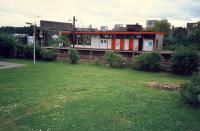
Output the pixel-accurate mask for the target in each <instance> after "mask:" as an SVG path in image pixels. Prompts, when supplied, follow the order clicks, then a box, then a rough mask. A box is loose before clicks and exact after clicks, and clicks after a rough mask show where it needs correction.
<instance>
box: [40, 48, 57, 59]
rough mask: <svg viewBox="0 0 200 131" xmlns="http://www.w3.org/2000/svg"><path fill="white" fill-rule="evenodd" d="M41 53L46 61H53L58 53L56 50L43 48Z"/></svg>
mask: <svg viewBox="0 0 200 131" xmlns="http://www.w3.org/2000/svg"><path fill="white" fill-rule="evenodd" d="M40 55H41V59H42V60H45V61H53V60H55V59H56V58H57V53H56V52H55V51H54V50H48V49H42V50H41V52H40Z"/></svg>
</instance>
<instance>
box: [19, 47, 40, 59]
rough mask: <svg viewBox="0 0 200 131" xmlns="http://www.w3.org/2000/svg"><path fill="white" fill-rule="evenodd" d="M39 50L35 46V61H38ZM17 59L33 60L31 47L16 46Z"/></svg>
mask: <svg viewBox="0 0 200 131" xmlns="http://www.w3.org/2000/svg"><path fill="white" fill-rule="evenodd" d="M40 52H41V48H40V46H39V45H37V44H36V46H35V56H36V59H40V58H41V56H40ZM16 54H17V57H18V58H24V59H33V45H18V46H17V53H16Z"/></svg>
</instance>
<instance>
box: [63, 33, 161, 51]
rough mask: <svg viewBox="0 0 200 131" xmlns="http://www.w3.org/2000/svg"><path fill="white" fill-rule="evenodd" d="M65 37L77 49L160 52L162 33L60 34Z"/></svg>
mask: <svg viewBox="0 0 200 131" xmlns="http://www.w3.org/2000/svg"><path fill="white" fill-rule="evenodd" d="M61 34H63V35H67V36H68V37H69V39H70V41H71V42H72V43H74V44H75V47H77V48H91V49H111V50H124V51H130V50H135V51H156V50H162V45H163V35H164V33H162V32H109V31H107V32H75V41H74V42H73V38H72V35H73V34H72V32H61Z"/></svg>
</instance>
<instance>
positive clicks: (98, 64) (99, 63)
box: [95, 58, 101, 66]
mask: <svg viewBox="0 0 200 131" xmlns="http://www.w3.org/2000/svg"><path fill="white" fill-rule="evenodd" d="M95 65H97V66H100V65H101V61H100V60H99V59H98V58H95Z"/></svg>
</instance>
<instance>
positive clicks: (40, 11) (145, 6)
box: [0, 0, 200, 28]
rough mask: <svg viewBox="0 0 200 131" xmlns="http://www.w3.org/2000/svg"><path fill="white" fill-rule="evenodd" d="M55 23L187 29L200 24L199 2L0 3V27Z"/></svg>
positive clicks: (48, 0)
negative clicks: (165, 23)
mask: <svg viewBox="0 0 200 131" xmlns="http://www.w3.org/2000/svg"><path fill="white" fill-rule="evenodd" d="M36 16H40V18H37V19H36V20H37V21H39V19H43V20H52V21H61V22H69V19H72V17H73V16H76V18H77V20H78V21H77V26H79V27H83V26H84V27H86V26H89V25H90V24H92V26H93V27H98V28H99V26H100V25H108V26H109V28H112V27H113V25H114V24H124V26H125V25H126V24H135V23H137V22H138V23H140V24H142V25H143V26H144V27H145V25H146V20H147V19H157V20H160V19H163V18H166V19H168V20H169V22H170V23H171V24H172V25H175V26H186V23H187V22H195V21H198V20H200V0H0V26H25V22H26V21H28V22H34V19H35V18H36Z"/></svg>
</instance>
